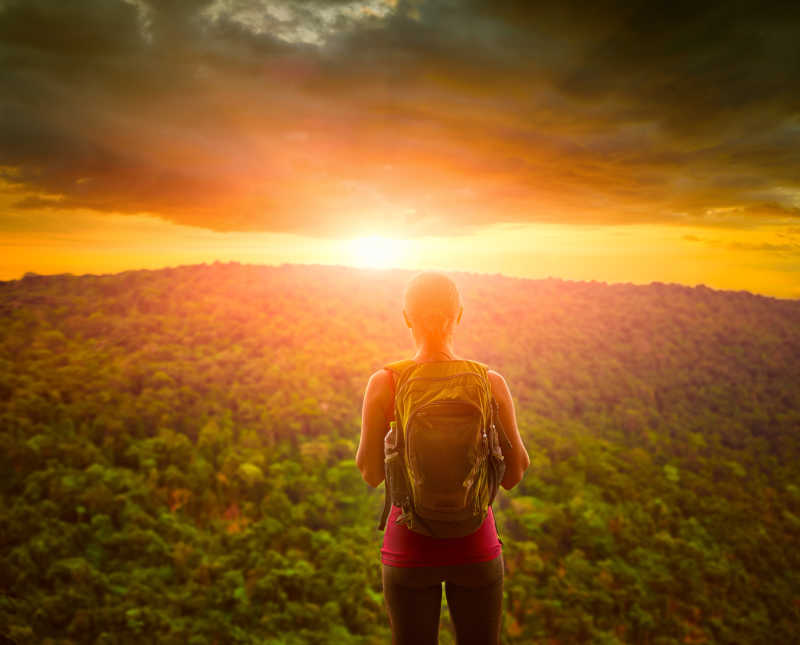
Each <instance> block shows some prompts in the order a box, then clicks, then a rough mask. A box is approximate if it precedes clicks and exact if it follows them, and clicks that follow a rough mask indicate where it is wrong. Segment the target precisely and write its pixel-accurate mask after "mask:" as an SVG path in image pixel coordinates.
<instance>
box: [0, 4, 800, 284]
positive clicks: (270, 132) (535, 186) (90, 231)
mask: <svg viewBox="0 0 800 645" xmlns="http://www.w3.org/2000/svg"><path fill="white" fill-rule="evenodd" d="M793 4H794V3H793V2H785V3H770V2H743V1H740V2H737V1H735V0H727V1H725V2H719V3H715V2H679V1H675V2H668V3H661V2H655V1H653V0H650V1H647V2H624V3H623V2H606V1H603V0H598V1H596V2H591V3H586V2H568V1H565V0H561V1H560V2H530V1H528V0H516V1H510V0H493V1H491V2H479V1H477V0H327V1H321V0H160V1H155V0H153V1H152V2H148V1H146V0H70V1H69V2H63V1H62V0H22V1H17V0H0V280H9V279H15V278H19V277H21V276H22V275H23V274H24V273H25V272H28V271H31V272H36V273H62V272H71V273H110V272H117V271H123V270H127V269H136V268H158V267H163V266H176V265H181V264H196V263H202V262H211V261H215V260H222V261H228V260H233V261H241V262H250V263H265V264H276V263H283V262H301V263H318V264H341V263H350V264H355V265H360V266H373V267H384V266H401V267H404V268H440V269H453V270H464V271H480V272H490V273H505V274H508V275H515V276H527V277H533V278H540V277H548V276H554V277H561V278H566V279H577V280H598V281H609V282H634V283H648V282H651V281H660V282H678V283H682V284H689V285H695V284H706V285H708V286H711V287H715V288H723V289H746V290H749V291H753V292H756V293H763V294H767V295H773V296H777V297H782V298H800V91H798V87H800V44H798V43H800V19H798V18H797V17H796V11H795V10H794V7H793Z"/></svg>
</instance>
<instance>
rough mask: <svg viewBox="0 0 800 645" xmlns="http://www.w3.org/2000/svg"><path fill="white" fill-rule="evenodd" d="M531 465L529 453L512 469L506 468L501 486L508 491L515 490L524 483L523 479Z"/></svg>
mask: <svg viewBox="0 0 800 645" xmlns="http://www.w3.org/2000/svg"><path fill="white" fill-rule="evenodd" d="M530 464H531V461H530V458H529V457H528V455H527V453H525V455H524V456H523V458H522V460H521V462H520V463H519V464H515V465H514V466H513V467H511V468H506V472H505V475H504V477H503V481H502V482H501V483H500V485H501V486H502V487H503V488H505V489H506V490H511V489H512V488H514V486H516V485H517V484H519V483H520V482H521V481H522V477H523V475H524V474H525V471H526V470H527V469H528V466H530Z"/></svg>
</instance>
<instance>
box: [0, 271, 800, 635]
mask: <svg viewBox="0 0 800 645" xmlns="http://www.w3.org/2000/svg"><path fill="white" fill-rule="evenodd" d="M410 275H411V274H409V273H406V272H400V271H392V272H378V271H367V270H357V269H348V268H338V267H318V266H282V267H258V266H242V265H238V264H218V263H217V264H214V265H211V266H206V265H202V266H191V267H181V268H176V269H164V270H160V271H133V272H126V273H121V274H117V275H109V276H77V277H76V276H71V275H61V276H36V275H27V276H26V277H25V278H23V279H21V280H16V281H12V282H4V283H0V443H1V444H2V446H1V447H2V449H1V450H0V495H2V497H1V498H0V591H2V595H0V634H2V635H4V636H7V637H10V638H11V639H13V640H14V641H15V642H16V643H19V644H22V643H54V644H55V643H98V644H100V643H104V644H112V643H142V642H158V643H181V644H183V643H191V644H193V645H200V644H208V645H211V644H214V643H217V644H223V643H253V644H255V643H269V644H272V645H278V644H283V645H295V644H300V643H320V644H323V643H363V644H365V645H367V644H375V645H377V644H379V643H386V642H388V636H387V634H388V632H387V622H386V618H385V613H384V610H383V607H382V596H381V588H380V567H379V564H378V562H379V545H380V538H381V534H380V533H378V532H377V531H376V529H375V523H376V519H377V516H378V514H379V510H380V508H381V506H382V501H383V491H382V488H381V489H379V490H372V489H369V488H368V487H367V485H366V484H364V483H363V481H362V480H361V478H360V475H359V473H358V471H357V469H356V467H355V463H354V459H353V456H354V453H355V449H356V445H357V441H358V432H359V424H360V404H361V396H362V394H363V390H364V386H365V384H366V381H367V378H368V377H369V375H370V374H371V373H372V372H373V371H375V370H376V369H378V368H379V367H380V366H381V365H383V364H384V363H386V362H388V361H391V360H396V359H398V358H403V357H406V356H409V355H410V353H411V341H410V337H409V333H408V330H407V328H406V327H405V325H404V324H403V321H402V317H401V314H400V310H401V296H402V289H403V286H404V284H405V282H406V281H407V280H408V278H409V277H410ZM455 278H456V280H457V282H458V284H459V287H460V288H461V291H462V295H463V299H464V308H465V313H464V317H463V320H462V324H461V325H460V327H459V328H458V331H457V335H456V349H457V351H458V352H459V353H460V354H462V355H466V356H469V357H472V358H475V359H478V360H481V361H483V362H485V363H487V364H489V365H490V366H491V367H493V368H495V369H497V370H499V371H500V372H501V373H503V374H504V375H505V377H506V379H507V381H508V382H509V385H510V387H511V390H512V393H513V394H514V396H515V400H516V404H517V412H518V417H519V420H520V429H521V432H522V435H523V437H524V440H525V442H526V444H527V445H528V448H529V452H530V453H531V456H532V458H533V464H532V466H531V468H530V470H529V471H528V473H527V474H526V477H525V479H524V481H523V482H522V484H521V485H520V486H519V487H518V488H517V489H515V490H514V491H513V492H511V493H507V492H503V493H501V495H500V496H499V498H498V500H497V501H496V505H495V508H496V515H497V518H498V525H499V528H500V532H501V535H502V537H503V539H504V543H505V546H504V553H505V558H506V563H507V572H508V575H507V578H506V603H505V607H506V609H507V613H506V618H505V624H504V634H505V635H504V642H505V643H526V644H528V643H545V642H546V643H648V644H656V643H663V644H666V643H711V642H714V643H789V642H797V634H798V633H800V552H799V551H798V548H797V547H798V544H800V301H790V300H776V299H774V298H766V297H761V296H755V295H752V294H749V293H745V292H724V291H715V290H711V289H708V288H704V287H697V288H689V287H683V286H677V285H664V284H651V285H648V286H634V285H630V284H618V285H606V284H604V283H594V282H592V283H586V282H568V281H561V280H553V279H549V280H520V279H511V278H506V277H502V276H486V275H472V274H456V275H455ZM443 621H444V628H443V633H442V637H441V642H442V643H452V642H453V638H452V633H451V631H450V630H449V626H448V623H447V617H446V614H445V615H444V618H443Z"/></svg>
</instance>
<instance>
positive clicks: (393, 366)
mask: <svg viewBox="0 0 800 645" xmlns="http://www.w3.org/2000/svg"><path fill="white" fill-rule="evenodd" d="M416 364H417V362H416V361H414V360H413V359H407V360H403V361H395V362H394V363H389V364H388V365H385V366H384V368H383V369H385V370H386V371H387V372H389V373H390V377H391V378H390V383H391V384H392V408H391V410H392V411H391V416H390V418H389V421H390V422H392V421H394V420H395V395H396V394H397V392H396V385H395V380H399V379H400V377H401V376H402V375H403V374H405V373H406V371H407V370H408V369H409V368H411V367H414V365H416ZM383 488H384V501H383V511H382V512H381V519H380V522H379V524H378V529H379V530H381V531H382V530H383V529H384V527H385V526H386V520H387V519H388V518H389V513H390V512H391V510H392V499H391V496H390V494H389V487H388V486H387V485H386V483H385V482H384V486H383Z"/></svg>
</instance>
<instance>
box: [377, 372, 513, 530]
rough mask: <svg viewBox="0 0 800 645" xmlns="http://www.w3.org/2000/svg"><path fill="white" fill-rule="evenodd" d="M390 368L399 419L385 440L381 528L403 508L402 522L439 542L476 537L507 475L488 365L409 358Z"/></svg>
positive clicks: (395, 417) (394, 422)
mask: <svg viewBox="0 0 800 645" xmlns="http://www.w3.org/2000/svg"><path fill="white" fill-rule="evenodd" d="M385 369H388V370H391V371H392V372H394V373H395V374H396V375H397V382H396V385H395V400H394V420H393V421H391V423H390V425H389V432H388V433H387V434H386V438H385V440H384V468H385V474H386V483H385V487H386V503H385V505H384V510H383V514H382V516H381V521H380V525H379V528H380V529H383V528H384V527H385V526H386V519H387V517H388V515H389V511H390V510H391V505H392V504H394V505H395V506H399V507H400V508H401V509H402V513H401V514H400V516H399V517H398V518H397V523H398V524H400V523H402V524H405V525H406V526H407V527H408V528H409V529H411V530H412V531H416V532H418V533H423V534H425V535H430V536H433V537H461V536H464V535H469V534H470V533H473V532H474V531H476V530H477V529H478V528H479V527H480V525H481V524H482V523H483V520H484V519H485V518H486V513H487V511H488V508H489V505H490V504H491V503H492V501H493V500H494V497H495V495H496V494H497V490H498V487H499V485H500V481H501V480H502V479H503V473H504V472H505V461H504V460H503V452H502V450H501V448H500V438H501V437H503V438H505V433H503V432H502V428H501V427H500V420H499V417H498V405H497V402H496V401H495V399H494V397H493V396H492V388H491V384H490V383H489V377H488V373H487V368H486V366H485V365H484V364H483V363H479V362H477V361H468V360H450V361H435V362H430V363H417V362H415V361H413V360H407V361H398V362H396V363H391V364H390V365H387V366H386V368H385ZM506 441H508V440H507V439H506ZM509 445H510V444H509Z"/></svg>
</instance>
